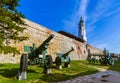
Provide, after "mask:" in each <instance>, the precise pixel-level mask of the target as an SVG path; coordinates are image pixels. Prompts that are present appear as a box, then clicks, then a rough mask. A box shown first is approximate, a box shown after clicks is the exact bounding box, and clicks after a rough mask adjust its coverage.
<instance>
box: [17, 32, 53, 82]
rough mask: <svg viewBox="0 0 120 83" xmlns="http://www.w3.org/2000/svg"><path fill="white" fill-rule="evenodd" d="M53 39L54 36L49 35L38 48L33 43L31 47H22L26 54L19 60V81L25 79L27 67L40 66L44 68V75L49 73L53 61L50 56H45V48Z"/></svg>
mask: <svg viewBox="0 0 120 83" xmlns="http://www.w3.org/2000/svg"><path fill="white" fill-rule="evenodd" d="M53 38H54V34H51V35H50V36H49V37H48V38H47V39H46V40H45V41H44V42H43V43H42V44H41V45H40V46H38V48H37V47H36V46H35V43H33V46H24V52H27V54H22V56H21V59H20V69H19V74H18V79H19V80H22V79H26V71H27V66H28V65H36V64H40V66H42V67H43V68H44V71H43V72H44V73H45V74H50V73H51V69H52V63H53V59H52V57H51V55H47V48H48V46H49V42H50V41H51V40H52V39H53ZM28 60H29V61H28Z"/></svg>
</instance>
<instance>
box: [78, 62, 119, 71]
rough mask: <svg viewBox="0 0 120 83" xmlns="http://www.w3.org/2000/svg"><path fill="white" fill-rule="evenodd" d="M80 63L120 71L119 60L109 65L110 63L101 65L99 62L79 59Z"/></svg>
mask: <svg viewBox="0 0 120 83" xmlns="http://www.w3.org/2000/svg"><path fill="white" fill-rule="evenodd" d="M79 62H80V63H82V64H84V65H89V66H93V67H98V68H104V69H107V70H114V71H118V72H120V60H117V61H115V65H114V66H110V65H101V64H100V63H99V62H98V63H96V64H92V63H91V64H89V62H88V61H79Z"/></svg>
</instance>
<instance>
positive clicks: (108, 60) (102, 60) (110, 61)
mask: <svg viewBox="0 0 120 83" xmlns="http://www.w3.org/2000/svg"><path fill="white" fill-rule="evenodd" d="M100 63H101V64H103V65H114V59H113V58H112V57H111V55H110V54H108V55H105V56H104V57H101V58H100Z"/></svg>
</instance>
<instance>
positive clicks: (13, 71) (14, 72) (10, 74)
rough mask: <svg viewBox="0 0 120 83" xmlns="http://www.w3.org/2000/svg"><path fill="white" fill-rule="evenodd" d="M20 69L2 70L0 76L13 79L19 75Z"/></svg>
mask: <svg viewBox="0 0 120 83" xmlns="http://www.w3.org/2000/svg"><path fill="white" fill-rule="evenodd" d="M17 72H18V68H12V69H0V74H1V75H2V76H4V77H6V78H12V77H15V76H16V75H17Z"/></svg>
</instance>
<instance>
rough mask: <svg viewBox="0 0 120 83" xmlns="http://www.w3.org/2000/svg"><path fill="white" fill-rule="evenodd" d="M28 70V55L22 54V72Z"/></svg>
mask: <svg viewBox="0 0 120 83" xmlns="http://www.w3.org/2000/svg"><path fill="white" fill-rule="evenodd" d="M26 70H27V54H22V56H21V59H20V72H23V71H26Z"/></svg>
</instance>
